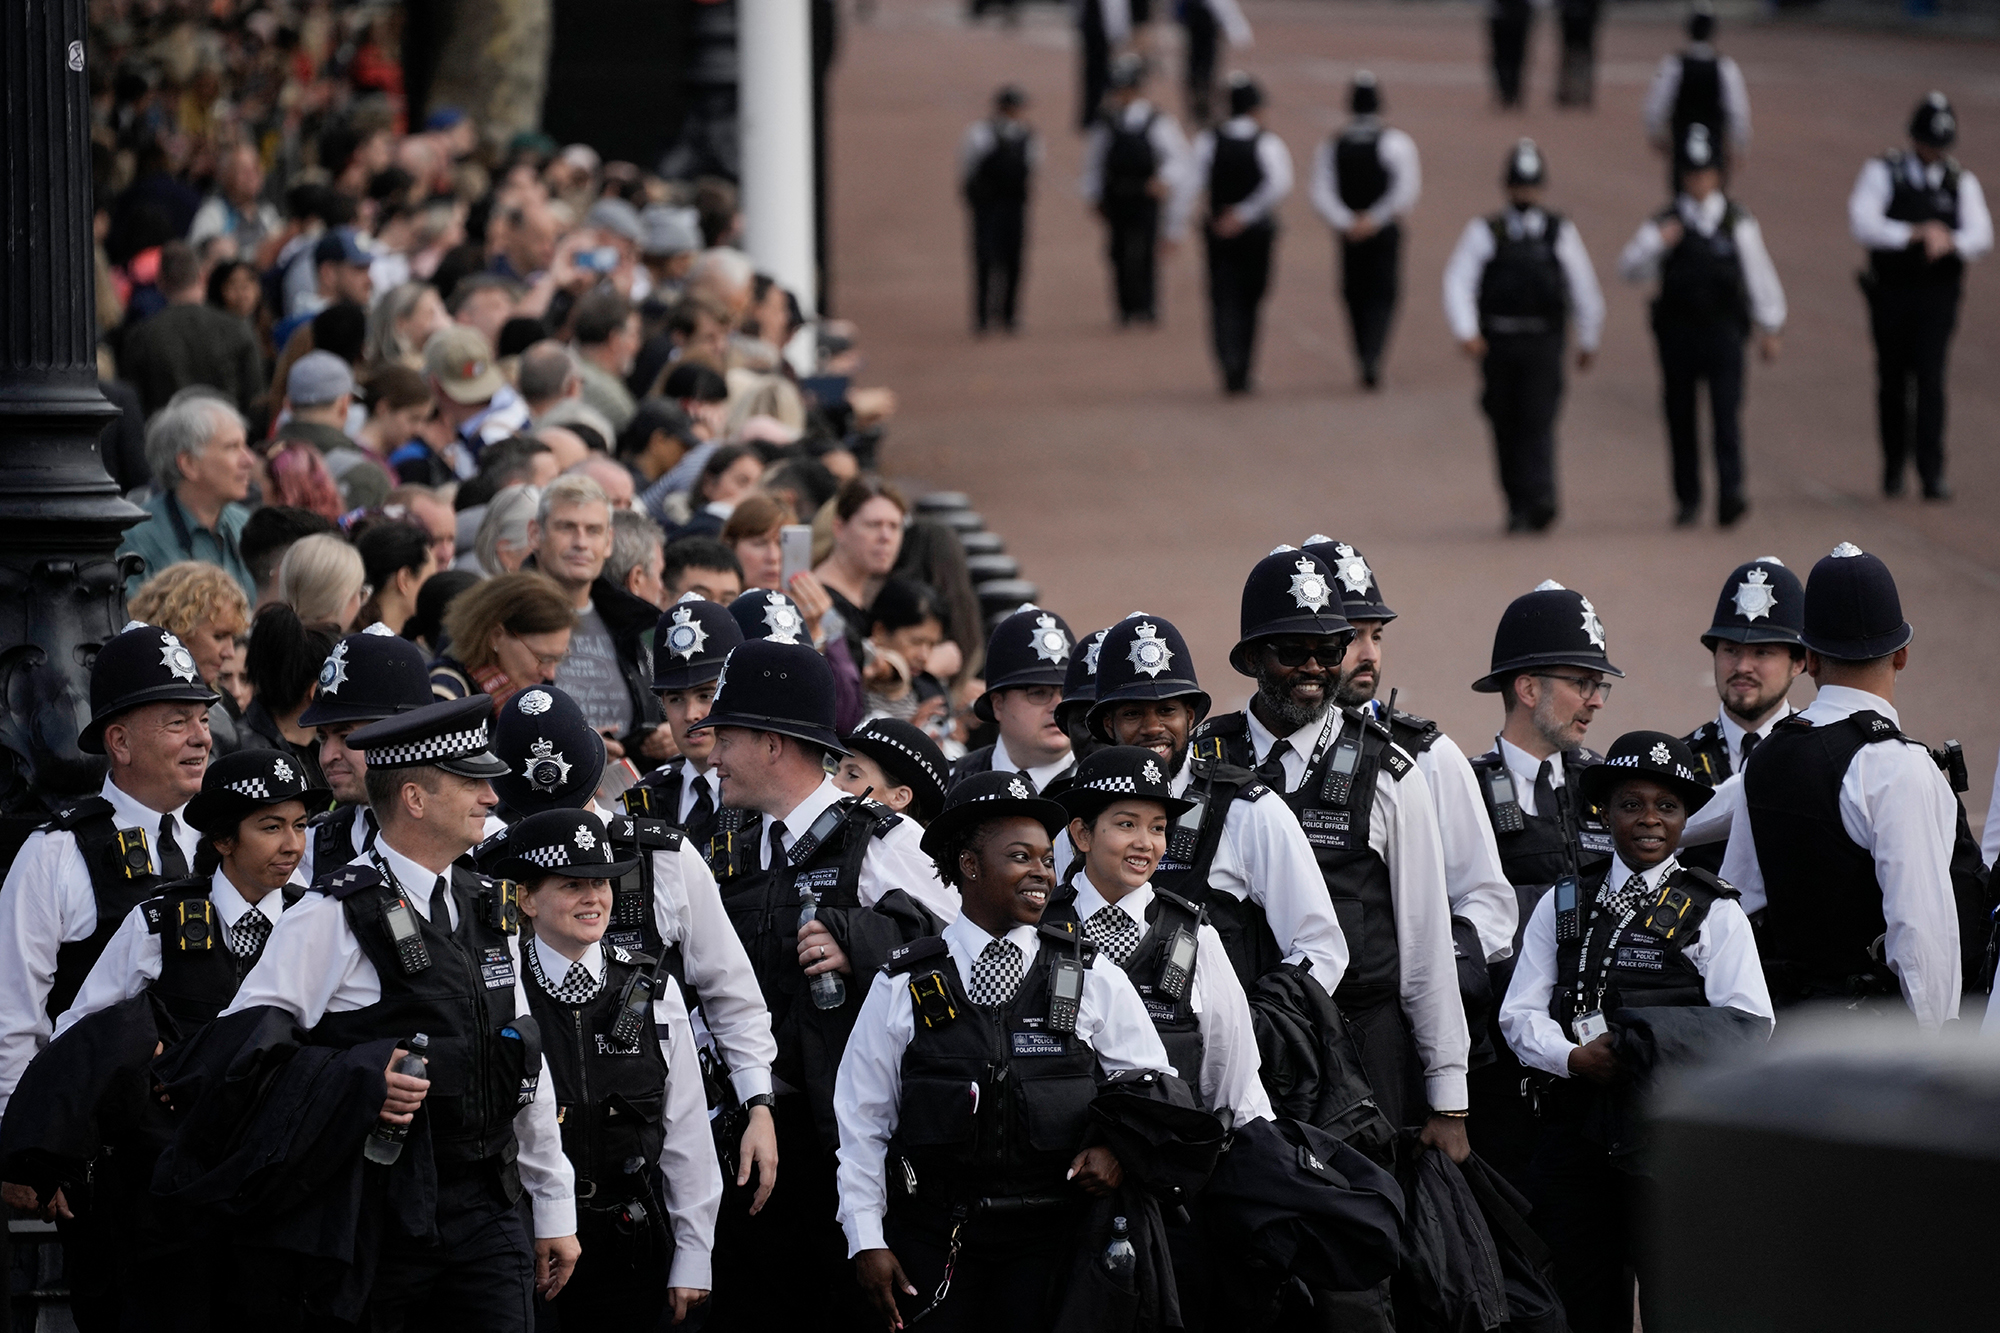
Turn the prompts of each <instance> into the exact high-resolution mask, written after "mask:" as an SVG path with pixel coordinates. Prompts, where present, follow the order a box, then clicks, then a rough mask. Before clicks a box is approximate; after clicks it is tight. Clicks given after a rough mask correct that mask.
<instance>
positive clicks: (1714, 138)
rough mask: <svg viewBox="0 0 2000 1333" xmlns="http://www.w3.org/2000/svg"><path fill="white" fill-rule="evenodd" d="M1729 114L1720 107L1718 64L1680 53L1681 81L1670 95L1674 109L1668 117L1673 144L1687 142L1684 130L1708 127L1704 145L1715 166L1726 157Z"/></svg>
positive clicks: (1714, 58) (1711, 58)
mask: <svg viewBox="0 0 2000 1333" xmlns="http://www.w3.org/2000/svg"><path fill="white" fill-rule="evenodd" d="M1728 121H1729V112H1728V109H1727V108H1725V107H1724V106H1723V104H1722V61H1721V59H1720V58H1719V57H1717V56H1713V55H1706V56H1703V55H1695V54H1694V53H1692V52H1683V53H1682V54H1681V82H1680V87H1679V89H1678V90H1676V91H1675V93H1674V108H1673V111H1672V113H1671V114H1670V116H1669V117H1668V124H1669V125H1670V126H1671V127H1672V130H1673V142H1674V143H1676V144H1684V143H1686V142H1687V137H1688V130H1689V129H1691V128H1692V127H1694V126H1696V125H1705V126H1707V127H1708V142H1709V145H1710V146H1711V147H1712V148H1713V149H1714V152H1715V160H1716V163H1717V164H1718V165H1721V164H1723V163H1726V162H1727V161H1728V155H1729V136H1728V133H1727V131H1728V128H1729V125H1728Z"/></svg>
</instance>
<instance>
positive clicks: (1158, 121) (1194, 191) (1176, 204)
mask: <svg viewBox="0 0 2000 1333" xmlns="http://www.w3.org/2000/svg"><path fill="white" fill-rule="evenodd" d="M1148 137H1149V138H1150V139H1151V140H1152V143H1153V151H1154V153H1155V154H1156V155H1157V156H1158V159H1159V163H1160V179H1161V180H1163V181H1164V182H1166V186H1167V199H1166V204H1165V207H1164V208H1163V209H1162V217H1161V219H1160V234H1161V235H1162V236H1164V237H1165V238H1166V239H1167V240H1170V241H1178V240H1180V239H1181V238H1182V237H1183V236H1185V235H1186V234H1187V225H1188V219H1189V218H1190V217H1191V216H1193V214H1194V201H1195V199H1196V197H1197V196H1198V195H1200V193H1201V188H1202V185H1203V183H1204V181H1203V175H1202V173H1201V172H1198V171H1197V170H1195V165H1194V153H1193V152H1192V151H1191V150H1190V149H1189V148H1188V141H1187V136H1186V135H1184V134H1182V133H1181V126H1180V122H1179V121H1177V120H1175V119H1174V118H1173V117H1172V116H1170V115H1168V114H1167V113H1166V112H1165V111H1160V110H1158V109H1157V108H1155V114H1154V116H1153V128H1152V130H1151V131H1150V132H1149V134H1148Z"/></svg>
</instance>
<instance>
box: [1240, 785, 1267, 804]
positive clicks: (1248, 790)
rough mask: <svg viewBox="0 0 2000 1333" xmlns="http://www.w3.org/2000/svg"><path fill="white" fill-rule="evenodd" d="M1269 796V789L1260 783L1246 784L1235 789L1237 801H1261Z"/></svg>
mask: <svg viewBox="0 0 2000 1333" xmlns="http://www.w3.org/2000/svg"><path fill="white" fill-rule="evenodd" d="M1270 794H1271V789H1270V788H1269V787H1268V786H1266V785H1265V784H1263V783H1261V782H1248V783H1245V784H1244V785H1243V786H1241V787H1238V788H1237V789H1236V799H1237V800H1239V801H1261V800H1263V799H1264V798H1265V797H1266V796H1269V795H1270Z"/></svg>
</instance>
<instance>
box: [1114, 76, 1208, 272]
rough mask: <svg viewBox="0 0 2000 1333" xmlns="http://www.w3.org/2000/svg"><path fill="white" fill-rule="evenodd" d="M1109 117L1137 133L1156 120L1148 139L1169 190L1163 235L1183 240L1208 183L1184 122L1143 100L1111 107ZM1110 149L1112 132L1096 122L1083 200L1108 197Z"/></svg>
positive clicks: (1164, 205) (1162, 206)
mask: <svg viewBox="0 0 2000 1333" xmlns="http://www.w3.org/2000/svg"><path fill="white" fill-rule="evenodd" d="M1106 114H1107V115H1113V116H1117V117H1118V118H1119V120H1120V123H1121V124H1123V125H1124V127H1125V128H1126V129H1127V130H1137V129H1138V128H1140V127H1141V126H1142V125H1144V124H1145V123H1146V118H1147V117H1148V116H1151V117H1152V118H1153V124H1152V128H1151V129H1149V130H1147V131H1146V139H1147V141H1148V142H1149V143H1151V144H1152V145H1153V160H1154V162H1155V164H1156V165H1155V167H1154V172H1155V173H1156V174H1157V175H1158V177H1159V179H1160V181H1161V182H1162V183H1163V184H1164V185H1165V186H1166V188H1167V197H1166V198H1165V199H1164V200H1162V201H1161V203H1160V235H1162V236H1163V237H1165V238H1166V239H1167V240H1170V241H1177V240H1179V239H1180V238H1181V237H1182V236H1183V235H1184V234H1185V233H1186V232H1187V220H1188V214H1189V213H1191V212H1193V211H1194V199H1195V196H1196V195H1197V194H1199V193H1200V192H1201V189H1202V187H1203V186H1204V185H1205V184H1206V183H1207V182H1206V181H1205V180H1204V179H1203V178H1202V176H1200V175H1199V174H1197V173H1196V171H1195V169H1194V157H1193V155H1192V154H1191V153H1190V152H1189V151H1188V142H1187V136H1186V135H1184V134H1182V133H1181V126H1180V122H1179V121H1177V120H1175V119H1174V118H1173V116H1172V115H1171V114H1170V113H1168V112H1165V111H1156V110H1155V109H1154V107H1153V104H1152V103H1151V102H1148V101H1147V100H1146V99H1145V98H1143V97H1141V98H1138V99H1136V100H1134V101H1133V103H1132V104H1131V105H1130V106H1128V107H1126V108H1125V109H1124V110H1123V111H1120V110H1118V109H1117V108H1116V107H1107V108H1106ZM1110 149H1111V130H1110V129H1109V128H1108V127H1107V126H1106V125H1105V124H1104V122H1103V121H1102V120H1097V121H1093V122H1092V123H1091V126H1090V137H1089V138H1088V139H1087V140H1086V141H1085V143H1084V150H1083V197H1084V198H1085V199H1088V200H1089V201H1090V202H1091V203H1093V204H1095V203H1099V202H1101V201H1102V199H1103V197H1104V155H1105V154H1106V153H1107V152H1109V151H1110Z"/></svg>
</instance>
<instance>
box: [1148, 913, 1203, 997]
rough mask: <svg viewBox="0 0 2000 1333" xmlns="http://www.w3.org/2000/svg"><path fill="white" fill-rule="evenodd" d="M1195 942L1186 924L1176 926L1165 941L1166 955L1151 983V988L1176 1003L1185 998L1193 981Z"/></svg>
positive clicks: (1192, 933)
mask: <svg viewBox="0 0 2000 1333" xmlns="http://www.w3.org/2000/svg"><path fill="white" fill-rule="evenodd" d="M1197 943H1198V942H1197V941H1196V939H1195V934H1194V932H1193V931H1191V930H1189V929H1188V928H1187V927H1186V926H1180V927H1177V928H1176V929H1175V930H1174V937H1173V938H1172V939H1171V940H1168V941H1167V948H1166V957H1165V959H1164V960H1162V962H1161V963H1160V979H1159V980H1158V981H1156V982H1154V983H1153V989H1154V990H1156V991H1158V992H1159V993H1160V994H1161V995H1163V996H1165V997H1166V998H1167V999H1169V1000H1172V1001H1173V1002H1174V1003H1176V1004H1179V1003H1180V1002H1181V1001H1182V1000H1185V999H1186V998H1187V993H1188V987H1189V986H1190V985H1192V984H1193V983H1194V955H1195V949H1196V947H1197Z"/></svg>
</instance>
